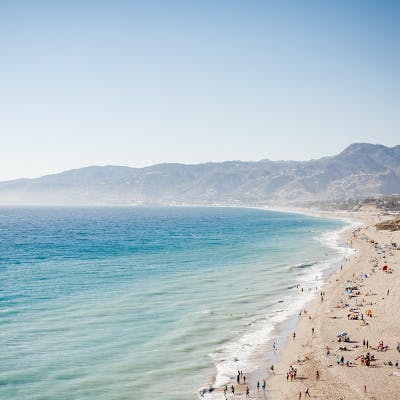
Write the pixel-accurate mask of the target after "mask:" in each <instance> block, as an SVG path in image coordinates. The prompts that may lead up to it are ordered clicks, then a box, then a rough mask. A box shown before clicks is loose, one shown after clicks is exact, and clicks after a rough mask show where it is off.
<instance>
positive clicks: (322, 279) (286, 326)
mask: <svg viewBox="0 0 400 400" xmlns="http://www.w3.org/2000/svg"><path fill="white" fill-rule="evenodd" d="M240 208H242V207H240ZM249 208H254V209H259V210H263V211H272V212H282V213H291V214H299V215H306V216H311V217H316V218H327V219H334V220H339V221H342V222H345V223H346V225H345V226H344V227H343V228H341V229H339V230H334V231H328V232H326V233H325V234H324V235H327V236H328V235H332V234H333V235H334V236H336V238H335V240H334V241H332V242H331V243H328V240H323V239H321V238H319V239H318V240H319V241H320V242H321V246H323V247H326V248H331V249H334V250H338V249H340V251H339V252H338V253H337V254H336V255H335V256H334V257H331V258H329V259H328V260H326V261H319V262H317V263H316V264H315V265H316V266H317V267H318V269H317V270H316V271H315V273H316V274H317V278H318V279H317V281H313V282H315V283H312V284H310V282H311V279H310V275H311V274H312V273H314V272H312V273H311V271H310V270H307V273H306V274H305V275H304V279H305V280H304V281H301V277H300V280H299V284H298V285H297V286H299V287H300V286H304V287H305V289H307V287H308V286H311V285H317V286H318V289H317V288H315V289H312V291H311V287H310V288H308V290H310V291H311V292H308V291H307V292H306V291H305V292H304V294H305V295H306V298H305V299H304V300H300V299H301V297H299V298H298V299H297V300H300V303H301V304H297V308H296V309H295V310H291V312H289V313H288V314H287V315H286V316H285V317H284V318H283V319H282V320H280V321H278V322H277V323H276V324H275V326H274V328H273V330H272V332H271V334H270V335H269V336H270V338H269V339H268V340H266V342H265V344H264V348H265V354H264V356H267V357H262V359H258V360H256V362H255V363H252V367H251V369H250V370H247V371H243V372H244V375H245V376H246V378H247V379H246V382H247V384H248V385H249V388H250V394H249V398H256V399H266V398H268V399H269V398H270V395H268V390H267V392H266V395H264V393H261V392H262V389H260V390H259V392H257V394H255V393H254V391H255V390H254V388H255V387H256V382H257V380H258V381H260V387H261V385H262V379H261V380H260V377H263V378H264V379H265V380H266V381H267V389H268V387H269V382H268V379H269V378H270V376H269V375H270V372H271V371H270V370H268V372H267V373H266V371H267V369H268V368H270V366H271V365H279V360H280V359H281V358H282V350H283V349H284V348H285V347H286V344H287V342H288V338H289V334H290V333H291V331H293V329H295V328H296V326H297V324H298V323H299V317H298V313H299V311H300V310H301V309H303V308H304V307H308V305H309V304H310V303H312V302H313V301H315V299H316V296H317V294H318V293H319V291H320V290H321V287H323V285H325V283H326V281H327V280H328V279H329V277H330V276H331V275H332V274H334V273H335V271H336V270H337V269H339V268H340V265H342V264H343V262H344V261H345V259H346V258H347V257H348V255H349V253H350V252H351V248H350V247H349V246H348V245H346V242H345V240H343V236H344V235H345V234H346V233H347V232H350V231H352V230H353V229H355V228H356V227H358V226H360V225H361V224H362V222H361V221H360V219H359V218H357V219H356V218H354V215H353V214H351V215H348V214H345V213H340V215H336V214H335V215H334V214H333V213H326V212H323V213H317V212H314V211H310V210H300V209H296V210H293V209H291V210H287V209H279V210H278V209H271V208H264V207H249ZM346 248H347V249H348V251H346ZM311 267H312V266H311ZM298 290H300V289H299V288H298ZM314 290H315V291H314ZM296 294H297V295H298V294H299V292H297V293H296ZM288 295H289V296H290V293H289V294H288ZM274 342H276V344H277V348H278V351H274V350H273V343H274ZM254 364H256V366H255V365H254ZM216 377H217V375H215V378H216ZM241 383H242V382H241ZM214 385H215V386H211V387H210V388H211V390H207V388H205V389H206V390H205V392H204V393H203V396H201V395H200V396H199V398H201V399H210V400H220V399H225V398H227V399H230V398H232V399H233V398H237V397H239V398H240V397H241V396H243V398H244V396H245V393H246V386H247V385H243V384H240V385H237V382H236V380H233V378H232V380H231V381H229V383H227V387H228V393H227V395H226V397H225V396H224V393H223V387H222V386H221V384H218V383H217V382H214ZM231 385H233V386H234V387H235V389H236V390H235V396H232V394H231V392H230V387H231Z"/></svg>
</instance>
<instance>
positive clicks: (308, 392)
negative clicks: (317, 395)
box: [304, 387, 311, 397]
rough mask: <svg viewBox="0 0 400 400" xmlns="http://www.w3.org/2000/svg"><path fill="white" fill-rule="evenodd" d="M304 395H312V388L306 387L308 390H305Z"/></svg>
mask: <svg viewBox="0 0 400 400" xmlns="http://www.w3.org/2000/svg"><path fill="white" fill-rule="evenodd" d="M304 396H308V397H311V396H310V389H309V388H308V387H306V390H305V391H304Z"/></svg>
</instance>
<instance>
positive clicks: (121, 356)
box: [0, 207, 344, 400]
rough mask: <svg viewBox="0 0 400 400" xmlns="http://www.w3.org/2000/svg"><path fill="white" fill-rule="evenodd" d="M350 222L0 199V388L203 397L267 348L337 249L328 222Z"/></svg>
mask: <svg viewBox="0 0 400 400" xmlns="http://www.w3.org/2000/svg"><path fill="white" fill-rule="evenodd" d="M343 225H344V224H343V223H342V222H339V221H334V220H327V219H317V218H312V217H308V216H303V215H295V214H287V213H277V212H270V211H263V210H255V209H234V208H133V207H132V208H1V209H0V325H1V329H0V348H1V352H0V398H1V399H18V400H25V399H29V400H33V399H58V400H63V399H65V400H67V399H84V400H89V399H96V400H100V399H141V400H150V399H154V398H157V400H180V399H182V400H183V399H195V398H196V393H197V392H198V390H199V389H200V388H201V387H204V386H205V385H207V384H218V385H220V384H222V383H223V382H225V381H226V379H228V378H229V376H232V373H234V372H235V371H236V370H237V369H243V366H245V367H246V368H250V367H251V365H252V360H253V361H254V360H255V359H257V355H261V356H262V354H263V353H262V352H263V351H264V350H265V343H266V342H267V340H268V339H271V337H272V336H271V335H272V329H273V327H274V326H276V324H278V323H279V322H281V321H283V320H285V319H286V318H288V316H289V315H290V313H291V312H292V313H294V312H297V308H296V307H298V306H299V305H300V306H301V304H302V302H304V299H305V297H304V295H303V296H302V297H301V295H300V294H299V290H298V289H296V288H293V287H292V286H293V285H296V284H300V285H302V286H304V287H305V288H308V287H313V286H315V285H317V284H319V283H320V281H321V279H322V275H323V273H322V272H321V271H324V270H328V269H329V268H330V267H331V265H332V260H334V259H336V260H338V259H340V257H341V254H342V250H343V249H341V248H340V247H337V243H336V241H335V237H334V235H332V234H330V233H329V232H332V231H337V230H339V229H341V228H342V227H343ZM321 239H322V240H321ZM289 288H290V289H289ZM307 293H308V292H307ZM240 367H242V368H240Z"/></svg>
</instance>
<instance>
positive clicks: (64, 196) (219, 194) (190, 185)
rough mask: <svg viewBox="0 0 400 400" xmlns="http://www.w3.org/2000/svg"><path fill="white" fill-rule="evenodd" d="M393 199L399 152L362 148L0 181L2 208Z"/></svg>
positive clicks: (399, 181) (399, 186) (398, 187)
mask: <svg viewBox="0 0 400 400" xmlns="http://www.w3.org/2000/svg"><path fill="white" fill-rule="evenodd" d="M394 193H400V146H396V147H392V148H390V147H386V146H383V145H373V144H366V143H356V144H352V145H350V146H349V147H347V148H346V149H345V150H344V151H343V152H341V153H340V154H338V155H336V156H333V157H324V158H321V159H317V160H311V161H304V162H299V161H269V160H262V161H258V162H242V161H227V162H221V163H205V164H198V165H183V164H160V165H154V166H151V167H146V168H130V167H119V166H104V167H98V166H93V167H86V168H81V169H76V170H70V171H66V172H62V173H59V174H54V175H48V176H43V177H40V178H36V179H19V180H14V181H7V182H0V204H2V205H6V204H7V205H24V204H27V205H28V204H31V205H61V204H66V205H112V204H124V205H125V204H152V205H156V204H159V205H162V204H231V205H235V204H237V205H239V204H248V205H260V204H270V205H276V204H286V205H290V204H302V203H306V202H310V201H326V200H339V199H350V198H351V199H357V198H365V197H367V196H379V195H391V194H394Z"/></svg>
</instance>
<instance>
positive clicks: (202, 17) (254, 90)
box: [0, 0, 400, 180]
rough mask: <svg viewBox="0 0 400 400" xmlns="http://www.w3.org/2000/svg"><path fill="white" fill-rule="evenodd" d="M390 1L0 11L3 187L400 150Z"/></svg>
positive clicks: (82, 5) (397, 37)
mask: <svg viewBox="0 0 400 400" xmlns="http://www.w3.org/2000/svg"><path fill="white" fill-rule="evenodd" d="M399 20H400V2H398V1H369V0H363V1H352V0H348V1H340V0H337V1H324V0H318V1H311V0H309V1H301V0H296V1H286V0H283V1H267V0H264V1H257V0H242V1H236V0H229V1H222V0H221V1H219V0H213V1H207V0H202V1H191V0H185V1H174V0H168V1H167V0H164V1H152V0H146V1H119V0H114V1H101V0H97V1H88V0H87V1H83V0H81V1H73V0H70V1H68V2H66V1H57V0H54V1H39V0H35V1H32V0H29V1H19V0H13V1H0V57H1V59H0V135H1V137H0V139H1V141H0V180H8V179H15V178H22V177H37V176H41V175H45V174H50V173H55V172H60V171H63V170H67V169H72V168H80V167H84V166H88V165H126V166H132V167H142V166H146V165H152V164H157V163H163V162H180V163H200V162H206V161H223V160H254V161H255V160H260V159H265V158H268V159H272V160H280V159H292V160H308V159H311V158H319V157H322V156H326V155H333V154H337V153H339V152H340V151H342V150H343V149H344V148H345V147H346V146H347V145H349V144H351V143H353V142H370V143H381V144H384V145H387V146H395V145H398V144H400V24H399V23H398V21H399Z"/></svg>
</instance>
